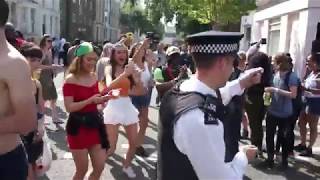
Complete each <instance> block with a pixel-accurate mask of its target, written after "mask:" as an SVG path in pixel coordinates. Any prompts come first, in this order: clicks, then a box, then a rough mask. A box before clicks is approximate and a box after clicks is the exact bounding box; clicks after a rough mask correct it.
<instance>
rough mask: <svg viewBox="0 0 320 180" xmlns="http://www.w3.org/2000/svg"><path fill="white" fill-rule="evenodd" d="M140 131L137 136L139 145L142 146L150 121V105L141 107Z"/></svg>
mask: <svg viewBox="0 0 320 180" xmlns="http://www.w3.org/2000/svg"><path fill="white" fill-rule="evenodd" d="M139 112H140V113H139V119H140V121H139V132H138V136H137V147H139V146H141V145H142V144H143V142H144V137H145V135H146V130H147V127H148V123H149V117H148V114H149V109H148V107H143V108H141V109H139Z"/></svg>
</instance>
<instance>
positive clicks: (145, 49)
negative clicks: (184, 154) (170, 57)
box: [130, 39, 155, 156]
mask: <svg viewBox="0 0 320 180" xmlns="http://www.w3.org/2000/svg"><path fill="white" fill-rule="evenodd" d="M149 47H150V40H148V39H146V40H145V41H144V42H143V43H142V44H141V43H138V44H135V45H134V46H133V47H132V49H131V53H130V55H131V57H133V56H134V57H135V58H133V59H134V60H135V64H136V66H137V69H138V71H140V74H141V81H142V83H143V86H144V89H145V93H144V95H142V96H131V100H132V103H133V105H134V106H135V107H136V108H137V109H138V110H139V119H140V121H139V133H138V137H137V150H136V154H137V155H140V156H148V155H147V153H146V151H145V150H144V148H143V147H142V144H143V142H144V137H145V133H146V129H147V127H148V123H149V118H148V114H149V111H148V108H149V105H150V100H151V94H152V89H153V84H154V83H153V78H152V75H151V71H152V67H153V65H154V64H155V58H154V57H155V56H154V55H153V52H152V51H151V50H150V49H149Z"/></svg>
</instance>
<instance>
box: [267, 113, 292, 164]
mask: <svg viewBox="0 0 320 180" xmlns="http://www.w3.org/2000/svg"><path fill="white" fill-rule="evenodd" d="M291 119H292V117H289V118H279V117H276V116H273V115H271V114H270V113H268V114H267V118H266V125H267V126H266V141H267V153H268V159H269V160H273V158H274V136H275V133H276V130H277V127H278V139H279V143H280V146H281V148H282V160H287V159H288V151H289V141H290V140H289V139H288V137H289V136H290V135H289V134H290V129H291V128H290V127H289V126H290V120H291Z"/></svg>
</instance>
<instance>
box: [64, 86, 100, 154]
mask: <svg viewBox="0 0 320 180" xmlns="http://www.w3.org/2000/svg"><path fill="white" fill-rule="evenodd" d="M95 94H99V89H98V82H96V83H95V84H94V85H92V86H91V87H87V86H81V85H77V84H68V83H66V84H64V85H63V96H64V97H70V96H72V97H73V100H74V102H80V101H83V100H86V99H88V98H90V97H92V96H93V95H95ZM78 112H82V113H85V112H98V109H97V105H96V104H89V105H87V106H85V107H84V108H82V109H81V110H80V111H78ZM67 141H68V144H69V148H70V149H88V148H90V147H92V146H94V145H96V144H101V142H100V138H99V131H98V129H93V128H87V127H84V126H81V127H80V128H79V130H78V134H77V135H70V134H67Z"/></svg>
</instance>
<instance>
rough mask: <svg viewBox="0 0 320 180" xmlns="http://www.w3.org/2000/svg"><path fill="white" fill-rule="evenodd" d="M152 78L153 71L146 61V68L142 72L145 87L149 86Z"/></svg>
mask: <svg viewBox="0 0 320 180" xmlns="http://www.w3.org/2000/svg"><path fill="white" fill-rule="evenodd" d="M139 69H140V68H139ZM150 80H151V72H150V70H149V67H148V63H147V62H144V70H143V71H142V72H141V81H142V83H143V86H144V87H145V88H148V87H149V83H150Z"/></svg>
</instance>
